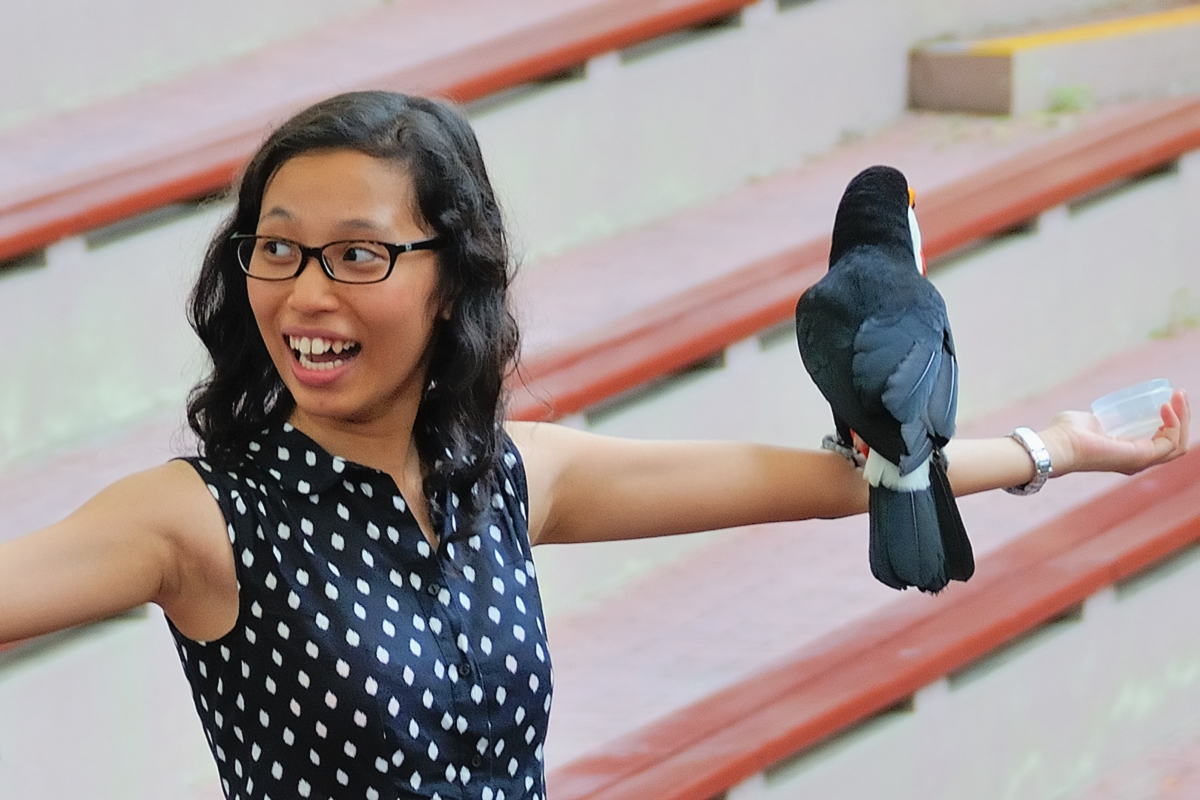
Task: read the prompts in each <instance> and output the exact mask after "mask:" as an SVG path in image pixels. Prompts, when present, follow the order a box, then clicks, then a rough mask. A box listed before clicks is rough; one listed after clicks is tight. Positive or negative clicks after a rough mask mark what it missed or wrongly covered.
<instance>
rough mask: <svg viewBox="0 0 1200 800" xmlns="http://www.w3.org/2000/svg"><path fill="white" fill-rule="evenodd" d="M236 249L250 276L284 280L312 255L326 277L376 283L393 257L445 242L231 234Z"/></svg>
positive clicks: (392, 264) (297, 272)
mask: <svg viewBox="0 0 1200 800" xmlns="http://www.w3.org/2000/svg"><path fill="white" fill-rule="evenodd" d="M229 239H230V241H232V242H233V245H234V247H235V248H236V249H237V256H238V263H239V264H240V265H241V267H242V272H245V273H246V274H247V275H249V276H250V277H251V278H258V279H259V280H263V281H286V280H291V279H292V278H297V277H299V276H300V273H301V272H303V271H304V267H305V266H306V265H307V264H308V260H309V259H310V258H315V259H316V260H317V263H318V264H320V265H321V270H322V271H323V272H324V273H325V274H326V275H328V276H329V279H330V280H333V281H337V282H338V283H379V282H380V281H385V280H387V278H388V276H389V275H391V274H392V269H393V268H395V266H396V258H397V257H398V256H400V254H402V253H411V252H413V251H414V250H436V249H438V248H439V247H441V246H443V245H444V244H445V242H444V240H443V239H442V237H440V236H431V237H430V238H428V239H421V240H419V241H416V242H407V243H405V244H390V243H388V242H372V241H361V240H356V241H344V242H330V243H329V244H326V245H322V246H321V247H305V246H304V245H302V244H300V243H299V242H293V241H292V240H291V239H281V238H280V237H278V236H256V235H254V234H252V233H235V234H233V235H232V236H230V237H229Z"/></svg>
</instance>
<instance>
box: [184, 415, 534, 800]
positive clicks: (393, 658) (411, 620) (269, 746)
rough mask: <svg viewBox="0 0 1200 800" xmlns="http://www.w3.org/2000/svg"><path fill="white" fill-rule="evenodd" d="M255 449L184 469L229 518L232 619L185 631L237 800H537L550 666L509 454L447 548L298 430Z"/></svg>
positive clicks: (211, 736)
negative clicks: (237, 458) (233, 461)
mask: <svg viewBox="0 0 1200 800" xmlns="http://www.w3.org/2000/svg"><path fill="white" fill-rule="evenodd" d="M249 449H250V452H249V454H248V456H249V460H248V461H247V462H246V465H245V468H244V469H243V470H241V471H239V472H236V473H223V472H219V471H216V470H215V469H214V468H213V467H211V466H210V465H209V464H207V463H206V462H205V461H203V460H202V459H198V458H193V459H189V463H191V464H192V465H193V467H195V469H196V470H197V472H199V473H200V475H201V477H203V478H204V480H205V482H206V483H207V484H208V487H209V490H210V491H211V492H212V494H213V497H215V498H216V500H217V502H218V504H219V505H220V507H221V511H222V513H223V514H224V516H225V519H226V521H227V522H228V531H229V540H230V542H231V543H232V545H233V550H234V555H235V559H236V562H237V576H238V588H239V604H240V611H239V617H238V621H237V624H236V625H235V626H234V628H233V630H232V631H230V633H229V634H227V635H226V636H225V637H224V638H222V639H220V640H218V641H213V642H207V643H205V642H196V641H193V640H190V639H188V638H187V637H185V636H183V635H182V634H181V633H179V631H178V630H177V629H175V628H174V626H172V628H171V630H172V633H173V634H174V636H175V641H176V644H177V646H178V649H179V655H180V659H181V660H182V662H183V668H184V672H185V673H186V675H187V678H188V680H189V681H190V683H191V685H192V691H193V694H194V696H195V701H196V708H197V710H198V711H199V714H200V718H201V722H202V723H203V726H204V731H205V733H206V734H207V737H208V741H209V745H210V747H211V748H212V752H213V755H214V757H215V758H216V761H217V769H218V771H219V773H220V776H221V783H222V786H223V788H224V791H225V796H226V797H227V798H231V799H232V800H251V798H254V799H255V800H257V798H262V800H268V799H269V798H273V799H274V800H292V799H293V798H319V799H320V800H328V799H329V798H337V799H338V800H345V799H347V798H362V799H363V800H380V799H381V798H386V799H388V800H393V799H394V798H416V797H423V798H444V799H445V800H449V798H472V799H478V800H516V798H531V799H532V800H541V798H543V797H544V796H545V789H544V772H543V765H542V743H543V740H544V737H545V733H546V721H547V718H548V715H549V712H550V689H551V669H550V658H549V654H548V652H547V649H546V634H545V626H544V624H543V619H542V608H541V601H540V599H539V596H538V590H537V581H536V578H535V573H534V568H533V561H532V558H531V554H530V548H529V540H528V533H527V522H526V499H527V492H526V488H525V474H524V468H523V466H522V464H521V460H520V457H519V455H518V454H517V451H516V449H515V447H513V445H512V443H511V442H507V443H506V448H505V452H504V455H503V458H502V461H501V464H500V466H499V467H498V469H497V470H496V472H495V474H494V475H493V477H492V479H491V480H490V483H491V485H490V486H484V485H481V486H480V487H479V491H486V492H487V494H488V495H490V501H489V502H487V503H486V504H485V505H486V508H485V510H484V511H483V512H482V513H481V514H480V515H479V518H478V519H477V521H476V523H475V525H474V527H473V529H472V530H469V531H468V530H459V529H458V528H459V522H460V517H458V516H457V515H456V511H455V509H456V508H457V507H458V498H456V497H453V496H451V497H450V498H449V502H448V503H447V505H446V514H445V519H446V521H445V525H444V530H442V531H441V532H440V536H439V539H440V542H441V545H440V546H439V547H438V548H436V549H435V548H433V547H432V546H430V545H429V543H428V542H427V541H426V539H425V537H424V536H423V535H422V533H421V530H420V528H419V527H418V525H417V523H416V520H415V519H414V517H413V516H412V514H411V513H410V512H409V510H408V507H407V505H406V503H405V501H404V498H402V497H401V496H400V494H399V492H398V490H397V488H396V485H395V482H394V481H393V480H392V479H391V477H389V476H388V475H387V474H385V473H382V472H380V471H378V470H374V469H370V468H367V467H363V466H360V465H356V464H353V463H351V462H348V461H345V460H342V459H340V458H337V457H335V456H331V455H329V454H328V453H326V452H325V451H324V450H322V449H321V448H320V447H319V446H318V445H317V444H316V443H314V442H313V441H312V440H311V439H309V438H308V437H307V436H305V435H304V434H303V433H301V432H300V431H298V430H296V429H295V428H293V427H292V426H291V425H288V424H284V425H283V426H281V428H280V429H278V430H275V431H273V432H270V433H264V434H263V435H262V437H260V438H259V439H258V440H256V441H254V442H252V443H251V444H250V448H249Z"/></svg>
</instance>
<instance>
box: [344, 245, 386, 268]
mask: <svg viewBox="0 0 1200 800" xmlns="http://www.w3.org/2000/svg"><path fill="white" fill-rule="evenodd" d="M386 257H387V256H386V255H385V254H384V253H383V252H382V248H380V247H378V246H376V245H372V244H362V243H357V244H351V245H348V246H347V247H346V249H345V250H343V251H342V261H344V262H346V263H348V264H355V265H362V264H369V263H371V262H372V261H377V260H379V259H382V258H386Z"/></svg>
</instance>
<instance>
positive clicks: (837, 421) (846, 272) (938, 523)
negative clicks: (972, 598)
mask: <svg viewBox="0 0 1200 800" xmlns="http://www.w3.org/2000/svg"><path fill="white" fill-rule="evenodd" d="M796 338H797V340H798V342H799V345H800V356H801V358H802V359H803V361H804V366H805V368H806V369H807V370H808V373H809V374H810V375H811V376H812V379H813V381H814V382H815V383H816V385H817V388H819V389H820V390H821V393H822V394H823V395H824V396H825V399H826V400H828V401H829V405H830V406H831V407H832V408H833V420H834V425H835V426H836V430H837V440H838V444H840V445H841V446H842V447H845V448H853V449H855V450H858V451H859V452H862V451H863V449H864V448H865V450H866V452H865V455H866V463H865V466H864V467H863V477H864V478H865V479H866V480H867V481H869V482H870V484H871V487H870V522H871V546H870V560H871V572H872V573H874V575H875V577H876V578H878V579H879V580H880V581H882V582H883V583H885V584H887V585H888V586H891V587H894V588H896V589H904V588H907V587H909V586H916V587H917V588H919V589H921V590H922V591H926V592H937V591H939V590H941V589H942V588H943V587H945V585H946V583H947V582H948V581H950V580H958V581H965V580H967V579H968V578H970V577H971V575H972V573H974V571H975V560H974V556H973V555H972V553H971V542H970V540H969V539H968V538H967V532H966V529H965V528H964V527H963V522H962V517H960V516H959V513H958V506H957V505H956V504H955V502H954V495H953V493H952V492H951V491H950V482H949V480H948V479H947V477H946V459H945V456H944V455H943V453H942V448H943V447H944V446H945V445H946V443H947V442H948V441H949V440H950V438H951V437H952V436H953V435H954V414H955V407H956V405H957V399H958V365H957V361H956V360H955V357H954V340H953V338H952V337H951V335H950V322H949V320H948V319H947V317H946V306H945V303H943V302H942V297H941V295H939V294H938V292H937V289H935V288H934V287H933V284H931V283H930V282H929V281H928V280H927V279H926V277H925V262H924V257H923V255H922V253H921V233H920V230H919V229H918V227H917V218H916V215H915V214H914V213H913V193H912V191H911V190H910V189H909V186H908V181H907V180H906V179H905V177H904V175H903V174H902V173H901V172H900V171H899V170H896V169H893V168H891V167H883V166H877V167H871V168H869V169H866V170H864V171H863V172H861V173H859V174H858V175H857V176H856V177H855V178H854V179H853V180H852V181H850V184H849V185H848V186H847V187H846V192H845V194H844V195H842V201H841V203H840V204H839V205H838V210H837V217H836V219H835V220H834V223H833V242H832V249H831V250H830V253H829V272H828V273H827V274H826V275H825V277H824V278H822V279H821V280H820V281H818V282H817V283H816V284H815V285H814V286H812V287H811V288H810V289H809V290H808V291H806V292H805V293H804V294H803V295H801V297H800V301H799V303H797V305H796Z"/></svg>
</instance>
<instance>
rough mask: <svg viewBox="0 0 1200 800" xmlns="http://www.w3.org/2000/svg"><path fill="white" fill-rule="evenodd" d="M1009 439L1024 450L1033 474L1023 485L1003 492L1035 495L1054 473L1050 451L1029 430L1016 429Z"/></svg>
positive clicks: (1037, 436) (1039, 438)
mask: <svg viewBox="0 0 1200 800" xmlns="http://www.w3.org/2000/svg"><path fill="white" fill-rule="evenodd" d="M1010 438H1012V439H1013V441H1015V442H1017V443H1018V444H1019V445H1020V446H1021V448H1022V449H1023V450H1025V453H1026V455H1027V456H1028V457H1029V460H1030V462H1031V463H1032V465H1033V474H1032V477H1031V478H1030V479H1029V480H1028V481H1026V482H1025V483H1021V484H1018V485H1016V486H1009V487H1006V488H1005V491H1006V492H1008V493H1009V494H1017V495H1030V494H1036V493H1037V492H1038V491H1039V490H1041V488H1042V486H1044V485H1045V483H1046V481H1047V480H1048V479H1049V478H1050V475H1051V473H1052V472H1053V471H1054V461H1053V459H1052V457H1051V454H1050V450H1049V448H1048V447H1047V446H1046V443H1045V442H1044V441H1043V439H1042V437H1041V436H1040V435H1038V434H1037V433H1036V432H1035V431H1033V430H1030V429H1029V428H1024V427H1019V428H1017V429H1016V430H1014V431H1013V432H1012V434H1010Z"/></svg>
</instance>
